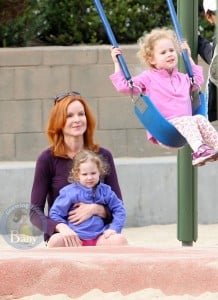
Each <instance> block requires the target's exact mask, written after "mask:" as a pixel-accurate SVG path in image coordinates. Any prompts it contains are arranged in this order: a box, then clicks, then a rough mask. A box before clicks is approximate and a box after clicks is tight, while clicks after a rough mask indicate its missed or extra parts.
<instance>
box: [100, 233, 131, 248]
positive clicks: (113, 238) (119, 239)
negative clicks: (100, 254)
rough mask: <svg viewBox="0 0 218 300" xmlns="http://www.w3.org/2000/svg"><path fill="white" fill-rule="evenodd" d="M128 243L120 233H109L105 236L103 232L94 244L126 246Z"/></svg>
mask: <svg viewBox="0 0 218 300" xmlns="http://www.w3.org/2000/svg"><path fill="white" fill-rule="evenodd" d="M126 245H128V241H127V239H126V237H125V236H124V235H123V234H121V233H116V234H112V235H110V236H109V237H108V238H105V236H104V234H102V235H101V236H100V237H99V238H98V240H97V243H96V246H126Z"/></svg>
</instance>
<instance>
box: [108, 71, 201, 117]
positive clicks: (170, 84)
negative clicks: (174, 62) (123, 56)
mask: <svg viewBox="0 0 218 300" xmlns="http://www.w3.org/2000/svg"><path fill="white" fill-rule="evenodd" d="M192 70H193V74H194V79H195V83H196V84H197V85H198V86H201V85H202V83H203V81H204V79H203V71H202V67H201V66H198V65H193V66H192ZM110 79H111V81H112V83H113V85H114V86H115V88H116V89H117V91H119V92H121V93H125V94H129V93H130V88H129V85H128V82H127V81H126V79H125V77H124V75H123V73H122V71H120V72H117V73H114V74H112V75H110ZM132 80H133V82H134V84H135V85H137V86H139V87H140V88H141V89H142V93H143V94H146V95H148V96H149V97H150V98H151V100H152V101H153V103H154V104H155V105H156V107H157V108H158V110H159V111H160V112H161V113H162V115H163V116H164V117H165V118H166V119H167V120H170V119H173V118H176V117H180V116H190V115H192V109H191V101H190V88H191V85H190V79H189V76H188V75H187V74H184V73H181V72H178V70H177V69H174V70H173V72H172V74H171V75H170V74H169V73H168V72H167V71H166V70H157V69H150V70H146V71H144V72H142V73H141V74H139V75H137V76H135V77H132ZM193 89H197V87H196V86H194V87H193ZM134 92H135V93H138V91H137V90H136V89H135V91H134Z"/></svg>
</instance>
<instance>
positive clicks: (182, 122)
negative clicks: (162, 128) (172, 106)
mask: <svg viewBox="0 0 218 300" xmlns="http://www.w3.org/2000/svg"><path fill="white" fill-rule="evenodd" d="M170 123H172V124H173V125H174V126H175V127H176V129H177V130H178V131H179V132H180V133H181V134H182V135H183V136H184V137H185V139H186V140H187V142H188V144H189V145H190V147H191V148H192V150H193V151H194V152H196V151H198V148H199V147H200V146H201V145H202V144H203V143H204V142H203V139H202V136H201V133H200V131H199V128H198V124H197V122H196V120H195V119H194V118H193V116H185V117H178V118H174V119H172V120H170Z"/></svg>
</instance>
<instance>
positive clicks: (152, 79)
mask: <svg viewBox="0 0 218 300" xmlns="http://www.w3.org/2000/svg"><path fill="white" fill-rule="evenodd" d="M139 48H140V49H139V52H138V56H139V58H140V60H141V61H142V62H143V63H144V64H146V65H148V66H149V69H148V70H145V71H144V72H142V73H141V74H139V75H137V76H135V77H132V81H133V83H134V85H135V86H138V87H140V89H141V92H142V94H146V95H148V96H149V97H150V98H151V100H152V101H153V102H154V104H155V105H156V107H157V108H158V110H159V111H160V113H161V114H162V115H163V116H164V117H165V118H166V119H167V120H168V121H169V122H171V123H172V124H173V125H174V126H175V127H176V128H177V130H178V131H179V132H180V133H181V134H182V135H183V136H184V137H185V138H186V140H187V142H188V144H189V145H190V147H191V148H192V150H193V154H192V164H193V165H194V166H196V165H198V166H201V165H204V164H205V163H206V162H207V161H215V160H216V159H218V132H217V131H216V130H215V128H214V127H213V126H212V125H211V123H210V122H209V121H208V120H207V119H206V118H205V117H203V116H202V115H195V116H192V105H191V100H190V91H193V90H195V89H197V88H198V87H199V86H200V85H201V84H202V83H203V72H202V67H200V66H198V65H196V64H195V63H194V61H193V59H192V58H191V51H190V48H189V46H188V44H187V42H185V41H184V42H183V43H182V45H181V48H182V49H185V50H186V51H187V53H188V56H189V59H190V63H191V65H192V70H193V74H194V81H195V85H193V86H192V85H191V82H190V78H189V76H188V74H184V73H181V72H178V69H177V63H178V53H179V52H180V48H179V44H178V41H177V38H176V34H175V32H174V31H173V30H170V29H167V28H160V29H159V28H157V29H153V30H152V31H151V32H150V33H148V34H145V35H144V36H143V37H141V38H140V39H139ZM119 54H122V50H121V49H120V48H115V47H112V48H111V56H112V59H113V62H114V67H115V72H114V74H112V75H110V79H111V81H112V83H113V85H114V86H115V88H116V89H117V91H119V92H122V93H130V92H131V90H130V86H129V83H128V82H127V80H126V79H125V77H124V75H123V72H122V71H121V68H120V64H119V62H118V60H117V55H119ZM133 93H134V94H137V93H139V89H137V88H134V89H133ZM148 139H149V140H150V141H152V142H154V143H158V141H156V140H155V139H154V137H152V136H151V135H150V134H149V133H148Z"/></svg>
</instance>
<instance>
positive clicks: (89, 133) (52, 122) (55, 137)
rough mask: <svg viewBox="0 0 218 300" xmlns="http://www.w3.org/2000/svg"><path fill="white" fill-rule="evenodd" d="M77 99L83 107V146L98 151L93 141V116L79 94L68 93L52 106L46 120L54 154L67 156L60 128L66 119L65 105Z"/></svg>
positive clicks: (94, 122) (94, 124) (94, 125)
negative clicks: (85, 125)
mask: <svg viewBox="0 0 218 300" xmlns="http://www.w3.org/2000/svg"><path fill="white" fill-rule="evenodd" d="M74 101H79V102H80V103H81V104H82V106H83V107H84V111H85V116H86V120H87V129H86V131H85V133H84V148H85V149H89V150H92V151H94V152H98V150H99V146H98V144H95V143H94V132H95V127H96V121H95V117H94V115H93V113H92V111H91V109H90V107H89V106H88V104H87V103H86V101H85V100H84V99H83V98H82V97H81V95H69V96H66V97H65V98H63V99H61V100H60V101H58V102H57V103H56V104H55V105H54V106H53V108H52V110H51V112H50V116H49V120H48V127H47V132H46V133H47V137H48V140H49V143H50V145H51V147H52V151H53V154H54V155H55V156H60V157H64V158H66V157H67V154H66V148H65V143H64V135H63V131H62V129H63V128H64V126H65V123H66V119H67V107H68V105H69V104H70V103H71V102H74Z"/></svg>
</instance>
